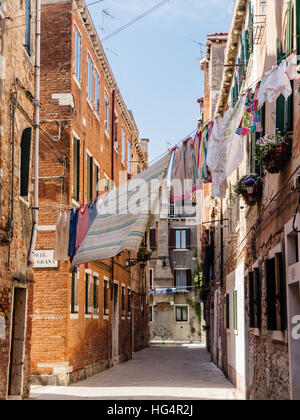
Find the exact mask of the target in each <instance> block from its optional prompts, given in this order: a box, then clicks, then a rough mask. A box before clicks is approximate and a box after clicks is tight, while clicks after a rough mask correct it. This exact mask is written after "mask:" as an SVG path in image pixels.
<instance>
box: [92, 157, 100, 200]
mask: <svg viewBox="0 0 300 420" xmlns="http://www.w3.org/2000/svg"><path fill="white" fill-rule="evenodd" d="M99 173H100V168H99V166H98V165H97V164H96V163H94V182H93V186H94V197H95V198H97V197H98V192H99V185H98V183H99Z"/></svg>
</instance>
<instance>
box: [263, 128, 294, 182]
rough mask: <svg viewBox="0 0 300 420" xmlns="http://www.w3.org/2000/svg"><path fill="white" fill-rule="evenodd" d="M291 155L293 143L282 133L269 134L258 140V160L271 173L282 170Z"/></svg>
mask: <svg viewBox="0 0 300 420" xmlns="http://www.w3.org/2000/svg"><path fill="white" fill-rule="evenodd" d="M290 157H291V144H290V142H289V141H288V140H287V139H286V137H284V136H282V135H281V134H280V133H276V134H268V135H266V136H264V137H261V138H260V139H259V140H257V142H256V160H257V162H258V163H259V164H260V165H262V166H263V167H264V168H265V169H266V170H267V171H268V172H269V173H271V174H275V173H278V172H280V171H281V169H282V168H283V167H284V166H285V164H286V163H287V161H288V160H289V159H290Z"/></svg>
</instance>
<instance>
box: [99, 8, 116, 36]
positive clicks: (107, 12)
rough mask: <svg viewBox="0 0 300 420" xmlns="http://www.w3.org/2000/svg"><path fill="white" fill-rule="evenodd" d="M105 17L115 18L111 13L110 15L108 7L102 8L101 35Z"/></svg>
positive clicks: (103, 29)
mask: <svg viewBox="0 0 300 420" xmlns="http://www.w3.org/2000/svg"><path fill="white" fill-rule="evenodd" d="M106 17H110V18H111V19H116V18H115V17H114V16H113V15H111V14H110V13H109V11H108V9H103V10H102V26H101V28H100V29H101V32H102V37H103V36H104V32H105V25H104V21H105V18H106Z"/></svg>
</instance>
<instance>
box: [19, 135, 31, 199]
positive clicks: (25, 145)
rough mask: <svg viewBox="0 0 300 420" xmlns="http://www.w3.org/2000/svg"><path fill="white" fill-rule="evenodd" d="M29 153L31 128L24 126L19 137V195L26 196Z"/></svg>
mask: <svg viewBox="0 0 300 420" xmlns="http://www.w3.org/2000/svg"><path fill="white" fill-rule="evenodd" d="M30 153H31V128H26V129H25V130H24V131H23V133H22V139H21V168H20V195H21V197H27V196H28V185H29V171H30Z"/></svg>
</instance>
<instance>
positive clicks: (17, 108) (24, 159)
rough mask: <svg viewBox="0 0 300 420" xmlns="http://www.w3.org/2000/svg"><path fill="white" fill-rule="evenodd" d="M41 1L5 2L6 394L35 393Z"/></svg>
mask: <svg viewBox="0 0 300 420" xmlns="http://www.w3.org/2000/svg"><path fill="white" fill-rule="evenodd" d="M34 7H35V2H34V1H32V2H28V1H23V2H20V1H18V0H9V1H1V4H0V399H6V398H24V397H27V396H28V393H29V374H30V371H29V357H30V337H31V313H32V280H33V272H32V269H31V266H30V263H29V262H28V261H29V249H30V245H31V241H32V226H33V223H32V220H33V219H32V209H31V207H32V206H33V175H34V174H33V161H34V159H33V158H34V146H33V138H34V131H35V130H34V122H33V120H34V95H35V67H34V66H35V16H36V15H31V11H32V10H33V9H34Z"/></svg>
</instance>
